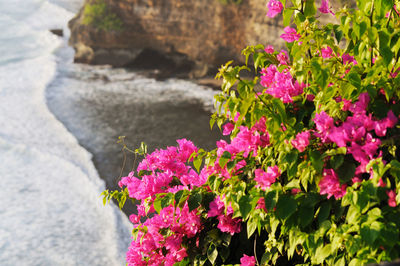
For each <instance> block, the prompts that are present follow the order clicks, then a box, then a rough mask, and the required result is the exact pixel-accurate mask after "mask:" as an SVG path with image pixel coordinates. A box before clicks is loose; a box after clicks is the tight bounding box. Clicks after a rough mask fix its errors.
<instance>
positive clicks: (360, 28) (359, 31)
mask: <svg viewBox="0 0 400 266" xmlns="http://www.w3.org/2000/svg"><path fill="white" fill-rule="evenodd" d="M353 28H354V32H355V33H356V36H357V38H358V39H361V37H362V36H363V35H364V33H365V31H366V30H367V23H366V22H365V21H362V22H361V23H355V24H354V25H353Z"/></svg>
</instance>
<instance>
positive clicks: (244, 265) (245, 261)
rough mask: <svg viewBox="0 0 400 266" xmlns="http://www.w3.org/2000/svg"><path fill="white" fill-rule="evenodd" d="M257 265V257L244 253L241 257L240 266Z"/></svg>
mask: <svg viewBox="0 0 400 266" xmlns="http://www.w3.org/2000/svg"><path fill="white" fill-rule="evenodd" d="M254 265H256V259H255V258H254V256H247V255H246V254H243V257H242V258H241V259H240V266H254Z"/></svg>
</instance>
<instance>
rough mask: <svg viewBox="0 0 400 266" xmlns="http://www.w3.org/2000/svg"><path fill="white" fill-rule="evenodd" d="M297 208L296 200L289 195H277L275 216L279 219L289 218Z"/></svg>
mask: <svg viewBox="0 0 400 266" xmlns="http://www.w3.org/2000/svg"><path fill="white" fill-rule="evenodd" d="M296 209H297V202H296V200H295V199H294V198H292V197H291V196H289V195H282V196H280V197H279V199H278V202H277V204H276V216H277V217H278V218H279V219H281V220H286V219H287V218H289V217H290V216H291V215H292V214H293V213H294V212H295V211H296Z"/></svg>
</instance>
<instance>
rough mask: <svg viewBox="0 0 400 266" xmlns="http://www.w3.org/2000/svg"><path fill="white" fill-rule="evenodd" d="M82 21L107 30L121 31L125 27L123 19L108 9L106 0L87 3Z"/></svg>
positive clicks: (94, 0)
mask: <svg viewBox="0 0 400 266" xmlns="http://www.w3.org/2000/svg"><path fill="white" fill-rule="evenodd" d="M82 23H83V24H84V25H90V26H93V27H95V28H97V29H99V30H106V31H108V30H116V31H119V30H122V27H123V22H122V20H121V19H120V18H119V17H118V16H117V15H116V14H115V13H113V12H111V11H110V10H109V9H108V7H107V4H106V3H105V1H104V0H93V1H91V2H89V3H87V4H86V5H85V8H84V11H83V20H82Z"/></svg>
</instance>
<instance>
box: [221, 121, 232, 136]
mask: <svg viewBox="0 0 400 266" xmlns="http://www.w3.org/2000/svg"><path fill="white" fill-rule="evenodd" d="M234 128H235V125H234V124H232V123H226V124H225V125H224V126H223V129H224V130H223V131H222V135H224V136H226V135H229V134H231V132H232V130H233V129H234Z"/></svg>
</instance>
